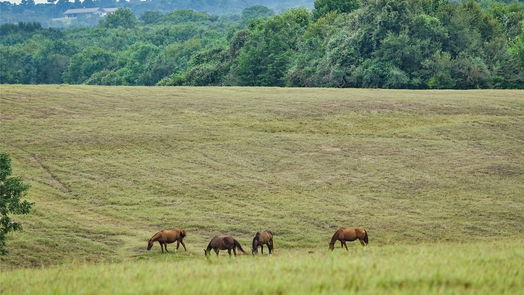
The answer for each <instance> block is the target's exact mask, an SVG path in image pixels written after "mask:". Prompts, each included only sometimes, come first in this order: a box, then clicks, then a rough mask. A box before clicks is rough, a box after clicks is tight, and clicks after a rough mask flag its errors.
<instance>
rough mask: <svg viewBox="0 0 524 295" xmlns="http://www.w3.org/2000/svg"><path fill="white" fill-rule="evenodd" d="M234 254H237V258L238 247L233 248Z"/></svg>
mask: <svg viewBox="0 0 524 295" xmlns="http://www.w3.org/2000/svg"><path fill="white" fill-rule="evenodd" d="M233 254H235V256H237V247H233Z"/></svg>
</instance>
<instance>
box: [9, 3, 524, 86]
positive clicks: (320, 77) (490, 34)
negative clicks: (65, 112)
mask: <svg viewBox="0 0 524 295" xmlns="http://www.w3.org/2000/svg"><path fill="white" fill-rule="evenodd" d="M57 5H58V4H57ZM523 26H524V5H523V4H521V3H515V2H511V3H505V2H504V1H499V2H497V1H480V2H477V1H473V0H463V1H462V2H460V3H457V2H449V1H446V0H361V1H353V0H347V1H338V0H337V1H324V0H317V1H315V9H314V10H313V11H310V10H308V9H305V8H294V9H290V10H286V11H284V12H282V13H280V14H275V13H274V11H272V10H270V9H268V8H267V7H262V6H253V7H249V8H246V9H244V10H243V11H242V12H241V15H229V16H217V15H210V14H207V13H204V12H197V11H193V10H187V9H185V10H176V11H172V12H169V13H166V14H163V13H160V12H158V11H148V12H144V13H143V14H142V15H141V16H140V17H138V18H137V17H136V16H135V15H134V14H133V12H132V11H131V10H129V9H119V10H117V11H116V12H115V13H113V14H109V15H107V16H106V17H105V18H104V19H102V20H101V21H100V22H99V24H98V25H97V26H96V27H83V28H71V29H65V30H57V29H52V28H44V27H42V26H41V25H40V24H38V23H19V24H5V25H2V26H0V33H1V34H0V53H1V55H0V66H1V67H2V68H3V69H6V70H4V71H2V72H0V82H1V83H29V84H36V83H71V84H101V85H244V86H294V87H313V86H314V87H379V88H412V89H428V88H438V89H440V88H458V89H468V88H522V87H524V86H523V85H524V60H523V56H524V35H523V31H524V27H523Z"/></svg>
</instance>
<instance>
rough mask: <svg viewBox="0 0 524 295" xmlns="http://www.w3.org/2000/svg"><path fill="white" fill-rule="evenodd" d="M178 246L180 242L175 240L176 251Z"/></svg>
mask: <svg viewBox="0 0 524 295" xmlns="http://www.w3.org/2000/svg"><path fill="white" fill-rule="evenodd" d="M179 246H180V242H179V241H178V240H177V241H176V249H177V250H178V247H179Z"/></svg>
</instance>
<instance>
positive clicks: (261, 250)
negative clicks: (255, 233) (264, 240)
mask: <svg viewBox="0 0 524 295" xmlns="http://www.w3.org/2000/svg"><path fill="white" fill-rule="evenodd" d="M260 253H262V255H264V244H260Z"/></svg>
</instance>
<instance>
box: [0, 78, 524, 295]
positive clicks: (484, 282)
mask: <svg viewBox="0 0 524 295" xmlns="http://www.w3.org/2000/svg"><path fill="white" fill-rule="evenodd" d="M0 119H1V123H0V150H1V151H5V152H8V153H9V154H11V157H12V160H13V163H12V166H13V172H14V173H13V174H14V175H20V176H22V177H23V178H24V180H25V181H26V182H28V183H30V184H31V186H32V187H31V190H30V192H29V195H28V198H29V199H30V200H31V201H33V202H35V207H34V210H33V212H32V213H31V214H30V215H27V216H23V217H18V218H17V219H18V220H20V221H21V222H22V223H23V225H24V231H22V232H17V233H14V234H11V235H10V236H9V240H8V250H9V251H10V254H9V255H8V256H3V257H0V269H2V271H3V272H2V273H1V274H0V293H20V292H31V290H33V291H35V292H41V293H81V292H84V293H85V294H95V293H97V290H105V292H107V293H111V292H112V291H116V292H119V293H136V292H137V291H136V290H139V291H141V292H144V293H155V292H157V291H160V292H164V293H168V292H170V290H171V288H175V289H176V287H175V284H177V285H176V286H179V288H181V290H183V291H184V292H186V293H191V292H194V293H199V291H198V290H208V292H211V290H210V289H202V288H211V289H213V290H217V293H220V292H218V291H221V292H230V293H231V292H232V293H235V292H236V293H238V294H243V293H248V292H249V290H255V291H256V292H259V293H262V294H274V293H296V294H298V293H303V292H306V293H307V292H310V293H322V292H325V293H337V292H340V293H343V292H345V291H348V290H353V291H361V292H364V293H366V292H368V293H376V291H377V290H382V289H383V290H392V291H395V290H397V291H400V292H406V291H412V292H437V293H438V292H442V291H445V290H448V288H451V290H456V291H459V292H461V291H465V292H484V293H491V292H500V291H503V292H517V291H518V290H521V289H522V281H523V280H522V278H523V269H522V263H521V261H522V260H523V259H524V257H523V252H522V246H521V245H522V242H523V240H524V229H523V228H524V227H523V225H524V193H523V192H524V148H523V146H524V92H523V91H503V90H497V91H489V90H488V91H486V90H483V91H480V90H479V91H476V90H475V91H473V90H470V91H402V90H369V89H289V88H238V87H227V88H226V87H222V88H220V87H203V88H189V87H188V88H185V87H98V86H66V85H48V86H22V85H1V86H0ZM340 226H348V227H349V226H362V227H365V228H366V229H367V230H368V232H369V236H370V245H369V246H368V247H366V248H362V247H361V246H360V245H358V244H356V243H353V244H350V246H351V247H350V252H349V253H343V251H341V250H340V249H337V250H338V251H336V252H335V253H333V254H330V253H328V252H327V244H328V242H329V239H330V237H331V235H332V234H333V232H334V231H335V230H336V229H337V228H338V227H340ZM172 227H176V228H185V229H186V230H187V231H188V236H187V238H186V240H185V242H186V245H187V246H188V252H186V253H184V252H179V253H176V254H174V253H170V254H166V255H161V254H160V253H159V246H158V244H157V245H156V246H155V247H154V248H153V250H152V252H147V251H146V250H145V247H146V241H147V239H148V238H149V237H150V236H151V235H152V234H154V233H155V232H156V231H158V230H160V229H162V228H172ZM262 229H270V230H272V231H273V232H274V233H275V235H276V236H275V246H276V253H275V255H274V256H273V257H271V258H270V259H267V257H264V258H262V257H257V258H253V257H244V256H242V257H239V258H237V259H232V260H229V259H228V258H226V257H220V258H219V259H216V258H213V259H211V260H210V261H208V260H205V259H204V258H203V257H202V256H203V255H202V254H203V251H202V248H203V247H204V246H206V245H207V242H208V241H209V239H210V238H211V237H213V236H214V235H217V234H232V235H234V236H235V237H237V238H238V239H239V241H240V242H241V243H242V245H243V246H244V248H246V249H247V248H249V242H250V239H251V237H252V236H253V234H254V233H255V232H256V231H258V230H262ZM337 246H338V245H337ZM170 249H172V250H173V249H174V247H173V246H172V245H171V247H170ZM309 252H312V253H309ZM339 252H340V253H339ZM519 261H520V262H519ZM93 263H94V264H93ZM20 267H33V268H30V269H23V270H12V269H17V268H20ZM34 267H38V270H37V269H36V268H34ZM40 267H44V268H45V269H43V270H41V269H40ZM92 277H97V278H100V282H101V285H99V286H98V287H97V286H95V287H93V288H84V287H85V284H86V282H87V281H89V279H90V278H92ZM22 281H24V282H28V283H27V284H26V285H24V284H22V285H21V284H20V282H22ZM115 281H118V283H114V282H115ZM104 282H105V283H104ZM286 286H287V287H286ZM127 287H129V289H126V288H127ZM266 287H267V288H266ZM253 288H254V289H253ZM255 291H254V292H253V293H256V292H255Z"/></svg>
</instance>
